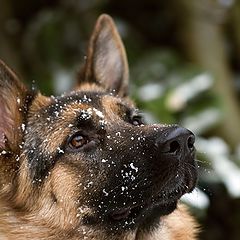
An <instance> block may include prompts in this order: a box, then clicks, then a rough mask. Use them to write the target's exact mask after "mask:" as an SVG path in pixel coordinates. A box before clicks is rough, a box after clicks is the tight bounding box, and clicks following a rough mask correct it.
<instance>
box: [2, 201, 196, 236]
mask: <svg viewBox="0 0 240 240" xmlns="http://www.w3.org/2000/svg"><path fill="white" fill-rule="evenodd" d="M0 209H1V212H0V219H1V221H0V239H7V240H13V239H18V240H26V239H29V240H30V239H32V236H34V239H37V240H44V239H48V240H65V239H69V240H82V239H86V240H87V239H89V240H90V239H91V240H160V239H159V236H161V239H163V240H174V239H177V236H178V234H181V236H182V238H181V239H184V240H188V239H191V240H192V239H195V238H194V234H195V232H196V231H195V232H194V231H193V229H196V226H195V224H194V222H193V220H192V218H190V217H189V216H188V215H186V211H183V209H184V207H183V206H180V207H179V208H178V209H177V210H175V211H174V212H173V213H172V214H170V215H168V216H165V217H162V218H161V224H159V227H158V228H154V229H152V230H150V231H143V230H142V229H136V230H134V231H129V232H123V233H119V234H114V235H112V236H111V235H109V234H108V233H105V232H104V231H102V230H96V228H94V229H93V228H91V227H87V226H83V227H81V228H79V229H68V230H60V229H59V228H56V227H53V226H49V225H48V226H47V225H45V226H43V225H40V224H39V223H40V222H42V221H39V220H40V219H37V218H38V217H40V216H37V215H36V214H33V215H32V216H31V215H27V216H24V215H23V214H21V213H16V211H12V210H11V208H9V207H7V205H6V204H4V202H3V201H0ZM180 219H184V221H181V220H180ZM173 226H174V227H173Z"/></svg>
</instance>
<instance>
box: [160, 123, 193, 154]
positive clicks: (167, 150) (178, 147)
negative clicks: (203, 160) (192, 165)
mask: <svg viewBox="0 0 240 240" xmlns="http://www.w3.org/2000/svg"><path fill="white" fill-rule="evenodd" d="M194 142H195V136H194V134H193V133H192V132H191V131H189V130H187V129H186V128H182V127H172V128H169V129H168V131H167V132H166V133H165V134H164V136H162V135H161V136H159V137H158V138H157V141H156V145H157V146H158V148H159V151H160V152H161V153H162V154H164V155H169V154H171V155H173V154H175V155H179V156H182V155H187V154H189V153H192V152H194Z"/></svg>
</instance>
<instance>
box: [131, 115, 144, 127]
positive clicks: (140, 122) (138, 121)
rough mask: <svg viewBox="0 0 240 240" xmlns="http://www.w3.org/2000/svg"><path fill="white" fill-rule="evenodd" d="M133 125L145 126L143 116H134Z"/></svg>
mask: <svg viewBox="0 0 240 240" xmlns="http://www.w3.org/2000/svg"><path fill="white" fill-rule="evenodd" d="M131 123H132V125H134V126H141V125H143V119H142V116H139V115H135V116H133V117H132V119H131Z"/></svg>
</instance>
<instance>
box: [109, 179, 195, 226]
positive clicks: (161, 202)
mask: <svg viewBox="0 0 240 240" xmlns="http://www.w3.org/2000/svg"><path fill="white" fill-rule="evenodd" d="M196 179H197V178H185V179H184V184H183V182H182V184H181V185H178V184H175V187H173V188H171V187H170V188H168V189H166V190H165V191H164V190H163V191H161V192H160V193H156V194H155V196H153V195H151V197H150V198H149V199H147V200H146V201H145V202H144V203H141V204H137V203H136V204H135V205H130V206H127V207H123V208H119V209H116V210H113V211H111V212H109V213H108V214H107V217H106V219H107V221H108V223H110V224H111V226H112V229H116V230H118V229H122V230H123V229H134V228H136V227H139V226H141V228H151V227H154V226H156V224H158V223H159V222H160V218H161V217H162V216H165V215H168V214H170V213H172V212H173V211H174V210H175V209H176V207H177V202H178V200H179V199H180V198H181V197H182V196H183V195H184V194H185V193H189V192H191V191H192V190H193V189H194V187H195V184H196Z"/></svg>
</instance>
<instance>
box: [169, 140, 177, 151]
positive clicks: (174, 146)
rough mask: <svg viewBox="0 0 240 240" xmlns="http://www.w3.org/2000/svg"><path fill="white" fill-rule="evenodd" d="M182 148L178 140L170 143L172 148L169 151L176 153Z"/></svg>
mask: <svg viewBox="0 0 240 240" xmlns="http://www.w3.org/2000/svg"><path fill="white" fill-rule="evenodd" d="M179 149H180V144H179V143H178V141H173V142H171V143H170V148H169V151H168V153H175V152H177V151H178V150H179Z"/></svg>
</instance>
